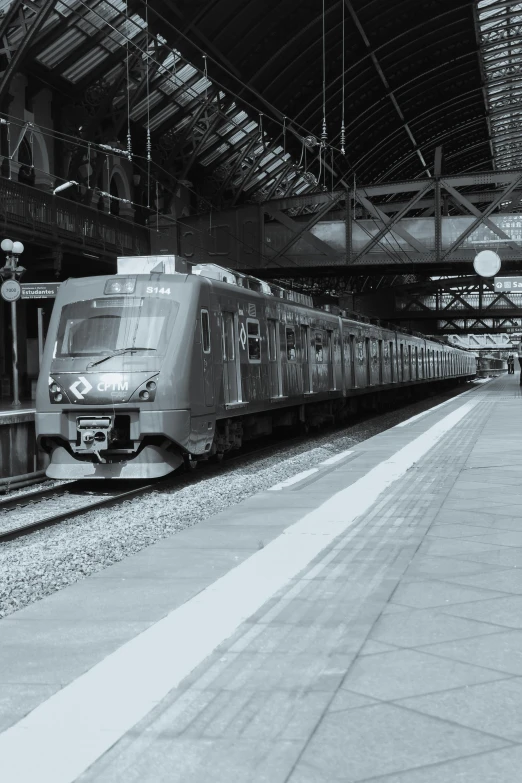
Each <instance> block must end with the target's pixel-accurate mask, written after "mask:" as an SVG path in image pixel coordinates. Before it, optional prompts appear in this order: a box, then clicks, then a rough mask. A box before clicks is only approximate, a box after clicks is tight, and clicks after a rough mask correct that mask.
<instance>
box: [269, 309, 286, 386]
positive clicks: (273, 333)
mask: <svg viewBox="0 0 522 783" xmlns="http://www.w3.org/2000/svg"><path fill="white" fill-rule="evenodd" d="M267 324H268V371H269V375H270V397H272V398H273V397H281V396H282V394H283V391H282V385H281V350H280V346H279V321H274V320H273V319H272V318H269V319H268V321H267Z"/></svg>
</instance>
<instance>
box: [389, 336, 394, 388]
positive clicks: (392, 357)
mask: <svg viewBox="0 0 522 783" xmlns="http://www.w3.org/2000/svg"><path fill="white" fill-rule="evenodd" d="M390 381H391V382H392V383H395V365H394V356H393V343H392V341H391V340H390Z"/></svg>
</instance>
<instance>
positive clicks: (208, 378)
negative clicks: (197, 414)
mask: <svg viewBox="0 0 522 783" xmlns="http://www.w3.org/2000/svg"><path fill="white" fill-rule="evenodd" d="M201 351H202V355H203V389H204V393H205V405H207V406H209V407H210V406H212V405H214V368H213V367H212V356H211V341H210V313H209V311H208V310H207V309H206V308H202V310H201Z"/></svg>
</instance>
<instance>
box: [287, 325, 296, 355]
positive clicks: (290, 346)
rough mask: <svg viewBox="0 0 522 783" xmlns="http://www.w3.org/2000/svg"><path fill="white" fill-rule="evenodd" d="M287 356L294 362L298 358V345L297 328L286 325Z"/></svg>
mask: <svg viewBox="0 0 522 783" xmlns="http://www.w3.org/2000/svg"><path fill="white" fill-rule="evenodd" d="M286 358H287V359H288V361H290V362H293V361H295V360H296V359H297V347H296V343H295V329H293V328H292V329H291V328H289V327H288V326H287V327H286Z"/></svg>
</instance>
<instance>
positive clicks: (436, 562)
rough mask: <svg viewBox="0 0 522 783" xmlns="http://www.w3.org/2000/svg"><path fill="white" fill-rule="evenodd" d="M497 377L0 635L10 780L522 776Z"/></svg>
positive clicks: (517, 544)
mask: <svg viewBox="0 0 522 783" xmlns="http://www.w3.org/2000/svg"><path fill="white" fill-rule="evenodd" d="M521 406H522V399H521V392H520V386H519V375H518V373H517V374H515V376H503V377H500V378H498V379H496V380H493V381H491V382H489V383H487V384H484V385H483V386H482V387H480V388H479V389H475V390H473V391H470V392H469V393H466V394H465V395H463V396H461V397H459V398H456V399H453V400H451V401H450V402H449V403H447V404H445V405H444V406H441V407H440V408H438V409H437V410H434V411H433V412H431V413H427V414H426V415H422V416H420V417H415V418H414V419H412V420H411V421H409V422H406V423H404V424H403V425H399V426H398V427H395V428H393V429H391V430H388V431H387V432H384V433H381V434H380V435H378V436H376V437H374V438H372V439H370V440H369V441H366V442H364V443H361V444H360V445H359V446H357V447H355V448H354V449H353V452H352V454H351V455H349V456H347V457H346V458H345V459H344V460H342V461H341V462H339V463H338V464H335V465H330V466H324V467H323V468H322V469H321V470H320V471H319V472H318V473H316V474H314V475H312V476H309V477H308V478H306V479H304V480H303V481H301V482H299V483H297V484H294V485H291V486H289V487H287V488H285V489H282V490H280V491H274V492H270V491H268V492H265V493H262V494H260V495H257V496H255V497H254V498H251V499H249V500H248V501H246V502H244V503H241V504H239V505H238V506H237V507H235V508H234V509H232V510H229V511H227V512H224V513H223V514H219V515H217V516H216V517H213V518H211V519H209V520H207V521H206V522H204V523H203V524H200V525H198V526H197V527H194V528H193V529H189V530H185V531H184V532H182V533H180V534H178V535H176V536H174V537H172V538H170V539H167V540H166V541H163V542H160V543H159V544H156V545H154V546H153V547H149V548H148V549H146V550H144V551H143V552H141V553H139V554H138V555H135V556H133V557H131V558H129V559H127V560H125V561H123V562H122V563H119V564H117V565H115V566H112V567H111V568H108V569H106V570H105V571H103V572H100V573H99V574H97V575H96V576H94V577H91V578H89V579H86V580H84V581H83V582H79V583H78V584H76V585H73V586H71V587H69V588H66V589H65V590H62V591H60V592H59V593H56V594H55V595H53V596H50V597H49V598H46V599H44V600H42V601H40V602H39V603H37V604H34V605H33V606H31V607H28V608H27V609H25V610H22V611H20V612H18V613H16V614H15V615H12V616H10V617H8V618H6V619H4V620H2V621H1V622H0V721H1V723H0V727H1V728H2V729H3V730H4V731H3V734H1V735H0V779H1V780H2V781H4V780H5V781H7V782H8V783H26V781H31V783H33V781H35V780H38V781H39V783H62V781H63V783H66V782H67V781H73V780H80V781H82V783H95V782H96V783H98V782H99V781H102V782H103V783H123V782H124V781H125V783H134V782H136V783H138V781H139V783H164V782H165V783H167V781H168V783H178V781H179V783H225V781H226V782H227V783H229V781H238V783H243V782H247V781H248V783H250V782H252V783H265V781H266V783H329V782H330V781H332V783H333V782H335V783H337V782H341V781H342V782H343V783H349V782H350V783H352V782H353V783H355V781H385V782H386V783H449V782H451V781H458V783H508V782H509V783H513V781H517V780H519V779H520V778H521V777H522V773H521V770H522V519H521V516H522V415H521V414H522V407H521Z"/></svg>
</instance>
